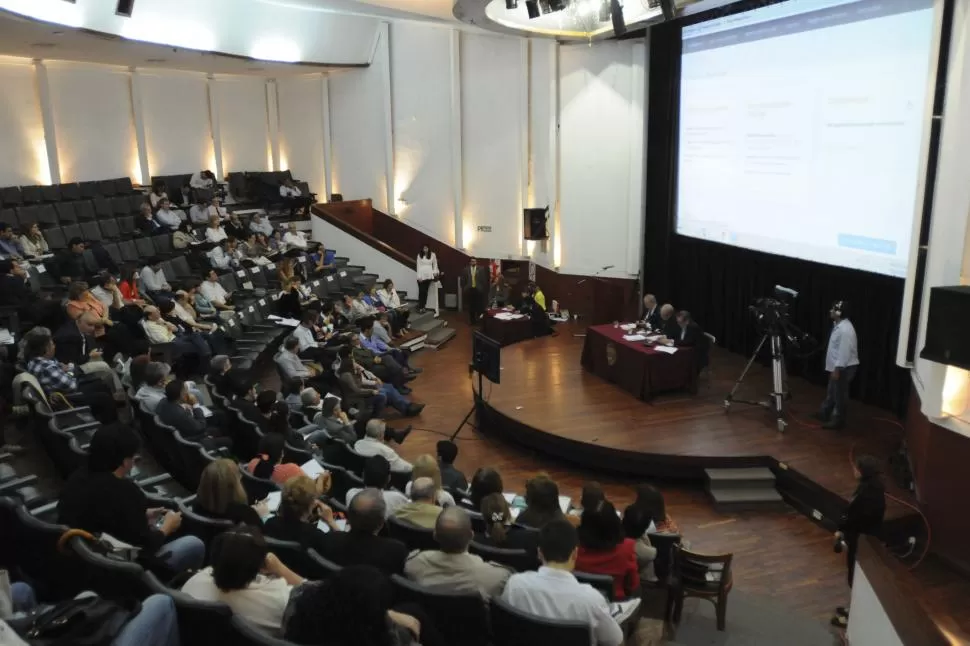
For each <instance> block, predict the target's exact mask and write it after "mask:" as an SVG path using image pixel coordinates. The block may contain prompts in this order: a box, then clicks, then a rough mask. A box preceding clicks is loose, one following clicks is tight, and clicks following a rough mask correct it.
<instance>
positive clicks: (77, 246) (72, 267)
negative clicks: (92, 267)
mask: <svg viewBox="0 0 970 646" xmlns="http://www.w3.org/2000/svg"><path fill="white" fill-rule="evenodd" d="M51 273H53V274H54V275H55V276H56V277H57V279H58V280H59V281H61V282H62V283H63V284H65V285H70V284H71V283H73V282H77V281H83V280H84V279H85V278H86V277H87V275H88V273H90V272H89V271H88V269H87V267H85V266H84V240H81V239H80V238H71V239H70V240H69V241H68V243H67V249H65V250H64V251H62V252H61V253H59V254H58V256H57V258H56V259H55V262H54V269H53V271H52V272H51Z"/></svg>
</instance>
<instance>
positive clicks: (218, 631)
mask: <svg viewBox="0 0 970 646" xmlns="http://www.w3.org/2000/svg"><path fill="white" fill-rule="evenodd" d="M183 513H184V512H183ZM184 518H185V517H184V516H183V523H184V522H185V521H184ZM207 544H208V543H207ZM144 576H145V584H146V586H147V587H148V590H149V591H150V592H151V593H152V594H165V595H168V596H169V597H171V598H172V600H173V601H174V602H175V610H176V612H177V613H178V621H179V637H180V640H179V641H180V642H181V644H182V646H212V645H213V644H219V643H225V642H226V639H227V637H228V636H229V635H230V634H231V627H230V622H231V620H232V610H230V609H229V606H227V605H226V604H224V603H220V602H218V601H215V602H213V601H198V600H196V599H193V598H192V597H190V596H188V595H186V594H183V593H182V592H180V591H178V590H172V589H170V588H168V587H166V586H165V585H164V584H163V583H162V582H161V581H159V580H158V578H157V577H156V576H155V575H154V574H152V573H151V572H145V575H144Z"/></svg>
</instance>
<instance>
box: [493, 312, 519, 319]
mask: <svg viewBox="0 0 970 646" xmlns="http://www.w3.org/2000/svg"><path fill="white" fill-rule="evenodd" d="M493 318H496V319H498V320H499V321H514V320H516V319H524V318H525V314H517V313H515V312H499V313H498V314H496V315H495V316H494V317H493Z"/></svg>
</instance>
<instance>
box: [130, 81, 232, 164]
mask: <svg viewBox="0 0 970 646" xmlns="http://www.w3.org/2000/svg"><path fill="white" fill-rule="evenodd" d="M206 83H207V81H206V78H205V76H203V75H202V74H189V73H179V72H172V73H164V72H162V73H149V72H143V73H142V74H141V88H142V110H143V111H144V115H145V137H146V141H147V145H148V166H149V169H150V172H151V174H152V175H171V174H178V173H192V172H195V171H196V170H200V169H203V168H208V169H211V170H213V171H215V161H214V152H213V146H212V130H211V128H210V124H209V100H208V96H207V94H206Z"/></svg>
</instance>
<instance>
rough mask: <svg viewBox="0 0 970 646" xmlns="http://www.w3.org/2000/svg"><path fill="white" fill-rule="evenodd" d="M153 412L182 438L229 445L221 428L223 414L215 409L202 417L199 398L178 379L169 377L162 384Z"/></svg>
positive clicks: (210, 446) (216, 446)
mask: <svg viewBox="0 0 970 646" xmlns="http://www.w3.org/2000/svg"><path fill="white" fill-rule="evenodd" d="M155 415H156V416H157V417H158V419H159V420H161V422H162V424H167V425H168V426H171V427H172V428H174V429H175V430H176V431H178V432H179V433H180V434H181V435H182V437H183V438H184V439H186V440H189V441H190V442H198V443H200V444H201V445H202V446H204V447H205V448H206V449H209V450H214V449H220V448H223V447H225V448H231V447H232V440H231V439H229V438H228V437H226V436H225V434H224V433H223V431H222V428H224V427H225V418H224V417H222V416H221V415H220V414H219V413H218V412H213V413H212V416H211V417H209V418H206V416H205V410H204V409H203V408H202V406H201V405H200V404H199V400H198V399H197V398H196V397H195V395H193V394H192V393H190V392H189V389H188V388H187V387H186V385H185V382H184V381H182V380H181V379H173V380H172V381H170V382H168V384H166V385H165V399H163V400H161V401H160V402H159V403H158V406H157V408H156V409H155Z"/></svg>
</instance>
